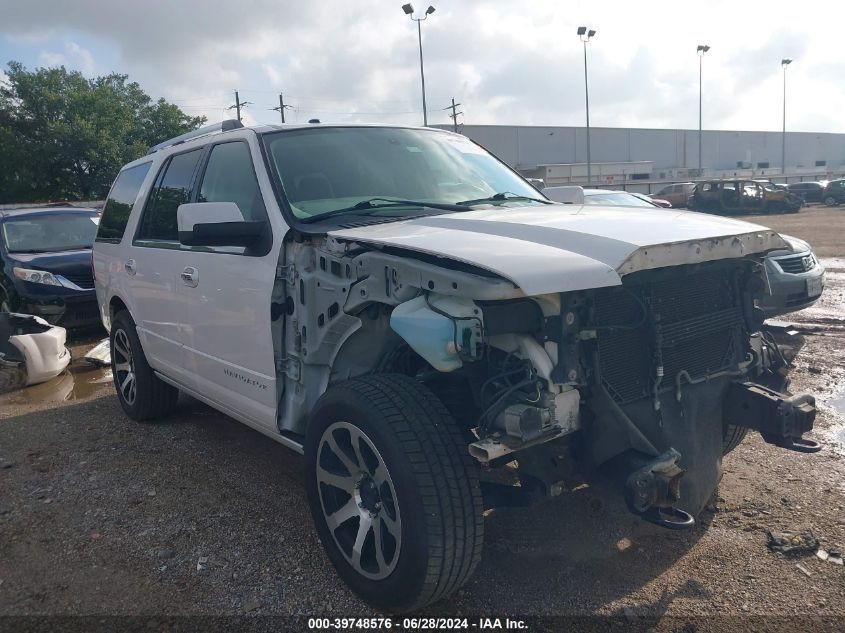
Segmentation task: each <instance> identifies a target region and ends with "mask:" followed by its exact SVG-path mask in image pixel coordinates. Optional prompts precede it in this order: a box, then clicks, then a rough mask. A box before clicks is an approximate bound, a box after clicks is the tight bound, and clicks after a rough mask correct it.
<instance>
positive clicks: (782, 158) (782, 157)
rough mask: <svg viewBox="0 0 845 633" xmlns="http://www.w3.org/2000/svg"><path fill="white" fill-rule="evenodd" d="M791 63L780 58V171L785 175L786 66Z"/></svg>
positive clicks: (789, 60)
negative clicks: (781, 87)
mask: <svg viewBox="0 0 845 633" xmlns="http://www.w3.org/2000/svg"><path fill="white" fill-rule="evenodd" d="M791 63H792V60H791V59H782V60H781V61H780V65H781V66H783V134H782V136H781V149H780V173H782V174H784V175H786V67H787V66H789V65H790V64H791Z"/></svg>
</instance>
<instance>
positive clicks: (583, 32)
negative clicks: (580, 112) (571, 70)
mask: <svg viewBox="0 0 845 633" xmlns="http://www.w3.org/2000/svg"><path fill="white" fill-rule="evenodd" d="M595 34H596V32H595V31H592V30H589V31H588V30H587V27H586V26H579V27H578V37H579V38H580V40H581V41H582V42H583V43H584V100H585V102H586V105H587V183H588V184H589V183H590V182H591V181H592V179H593V165H592V161H591V160H590V85H589V83H588V82H587V42H589V41H590V38H591V37H593V35H595Z"/></svg>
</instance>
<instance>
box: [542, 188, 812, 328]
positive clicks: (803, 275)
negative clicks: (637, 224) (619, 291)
mask: <svg viewBox="0 0 845 633" xmlns="http://www.w3.org/2000/svg"><path fill="white" fill-rule="evenodd" d="M543 193H544V194H546V195H547V196H548V197H549V198H550V199H552V200H555V201H558V202H566V203H570V204H587V205H595V204H602V205H609V206H623V207H632V208H633V209H632V210H636V209H638V208H641V207H643V206H645V207H655V206H657V205H656V204H655V202H656V201H651V200H647V201H646V203H645V204H644V205H643V204H641V202H642V199H643V198H642V197H641V196H637V195H636V194H628V193H626V192H622V191H611V190H608V189H583V188H582V187H578V186H565V187H550V188H546V189H544V190H543ZM781 237H782V238H783V239H784V241H785V246H784V247H783V248H781V249H778V250H776V251H772V252H770V253H768V254H767V255H766V258H765V263H766V273H767V275H768V279H769V290H770V293H769V294H766V295H765V296H763V297H762V298H761V299H760V300H759V302H758V305H759V306H760V307H761V308H762V309H763V310H764V312H765V313H766V316H769V317H772V316H777V315H780V314H786V313H788V312H797V311H798V310H802V309H803V308H807V307H809V306H811V305H813V304H814V303H815V302H816V301H818V300H819V297H821V294H822V290H823V289H824V273H825V270H824V267H823V266H822V265H821V264H820V263H819V261H818V259H816V256H815V254H814V253H813V252H812V250H811V249H810V246H809V244H807V243H806V242H804V241H803V240H799V239H798V238H795V237H791V236H789V235H781Z"/></svg>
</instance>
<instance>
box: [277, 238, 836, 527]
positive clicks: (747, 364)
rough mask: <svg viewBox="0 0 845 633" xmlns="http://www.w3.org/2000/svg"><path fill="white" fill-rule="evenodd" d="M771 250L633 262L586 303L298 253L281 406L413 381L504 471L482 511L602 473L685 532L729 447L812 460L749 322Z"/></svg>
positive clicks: (435, 259)
mask: <svg viewBox="0 0 845 633" xmlns="http://www.w3.org/2000/svg"><path fill="white" fill-rule="evenodd" d="M406 234H410V231H407V230H406ZM771 235H774V234H771V233H769V234H766V236H761V234H760V233H755V234H750V233H749V234H745V235H739V236H731V237H726V238H724V239H718V240H716V239H714V240H709V241H707V242H704V241H701V242H695V243H684V242H678V243H673V244H670V245H668V246H666V247H665V248H664V249H663V252H661V250H660V249H659V248H652V247H649V248H639V249H633V252H632V253H629V254H628V255H626V257H624V258H622V259H621V260H620V261H619V262H613V266H612V268H610V269H609V270H611V272H614V271H615V272H614V274H616V277H615V279H616V281H615V282H614V281H612V280H608V281H607V282H606V283H604V285H603V286H602V287H596V286H595V285H593V287H589V288H584V287H579V285H578V283H577V282H573V278H572V277H571V276H570V277H566V274H565V272H564V273H563V274H562V278H563V279H566V283H561V287H560V291H557V292H542V293H539V294H531V295H530V296H526V295H527V293H526V291H525V288H526V287H528V286H530V284H528V283H521V281H522V280H521V279H515V278H511V279H508V278H506V277H504V276H502V275H500V274H498V273H497V271H491V270H490V268H491V267H489V266H484V267H482V266H480V265H473V264H472V263H470V262H468V261H456V258H447V257H443V256H431V255H429V254H426V253H424V252H412V251H409V250H407V249H406V248H398V247H394V246H384V245H378V246H377V247H374V245H373V244H367V243H366V240H364V239H360V235H356V236H355V237H356V238H359V239H356V240H353V239H351V237H346V236H340V237H341V239H336V238H335V237H332V236H330V237H328V238H327V239H325V240H317V241H308V240H305V241H300V242H297V243H295V244H292V245H291V249H290V251H289V252H290V253H292V255H293V257H292V261H291V262H289V263H288V265H287V270H286V271H285V279H286V281H287V290H286V292H285V293H286V294H287V295H288V296H289V297H292V300H290V301H288V305H289V308H290V311H289V314H290V315H291V316H292V318H291V319H290V324H291V325H292V329H291V331H290V332H289V334H288V339H289V340H291V341H293V342H294V346H293V348H292V349H291V348H289V349H288V351H287V356H288V358H287V360H286V362H287V363H288V365H289V364H290V362H291V360H292V359H294V360H296V362H299V363H301V372H299V371H298V372H297V374H296V377H295V378H292V377H291V376H290V375H289V376H288V381H287V387H285V388H292V389H293V390H294V391H295V392H296V393H297V394H300V395H299V396H298V397H299V398H300V400H301V401H302V403H303V406H302V407H301V410H303V411H304V410H306V409H307V404H308V398H310V397H316V396H312V394H309V393H308V392H307V390H303V389H302V388H301V385H302V384H307V381H306V380H305V379H304V378H303V377H302V376H304V375H309V372H310V375H311V376H312V378H313V377H315V376H317V377H320V376H321V380H322V384H323V385H327V384H332V383H334V382H338V381H340V380H344V379H347V378H350V377H353V376H356V375H361V374H365V373H372V372H391V373H404V374H408V375H412V376H414V377H416V378H417V379H418V380H419V381H421V382H423V383H425V384H426V385H427V386H429V387H430V388H431V390H432V391H433V392H434V393H435V394H436V395H437V396H438V397H439V398H440V399H441V400H442V402H443V403H444V404H445V406H446V408H447V409H448V410H449V411H450V413H451V414H452V416H453V417H454V418H455V419H456V420H457V421H458V422H459V423H461V425H462V426H463V428H464V429H465V431H466V437H467V450H468V451H469V452H470V454H471V455H472V456H473V457H475V458H476V459H477V460H478V462H479V463H480V464H482V468H483V470H484V472H485V473H495V472H500V469H501V471H507V476H506V477H496V476H493V477H491V478H490V481H488V482H487V483H486V484H485V498H486V500H487V503H488V505H489V506H495V505H503V504H508V505H513V504H516V505H523V504H525V503H527V502H529V501H531V500H534V499H539V498H543V497H546V496H556V495H559V494H561V493H562V492H563V491H565V490H568V489H573V488H575V487H578V486H579V485H581V484H582V483H583V482H585V481H588V480H589V478H590V477H591V475H592V474H593V473H595V472H596V471H598V470H599V469H602V470H605V469H607V470H610V471H613V472H614V473H616V474H617V475H618V480H619V483H620V491H621V492H622V493H623V494H624V497H625V499H626V501H627V504H628V507H629V508H630V509H631V510H632V511H633V512H635V513H637V514H638V515H641V516H642V517H643V518H644V519H647V520H650V521H653V522H655V523H658V524H660V525H664V526H666V527H673V528H683V527H688V526H690V525H692V524H693V523H694V517H695V516H697V515H698V513H699V512H700V511H701V509H702V508H703V507H704V506H705V505H706V503H707V502H708V500H709V499H710V497H711V496H712V494H713V493H714V491H715V489H716V486H717V485H718V482H719V480H720V478H721V474H722V472H721V463H722V456H723V453H724V452H725V451H726V450H729V449H728V448H727V447H726V438H727V437H728V434H729V432H731V430H732V429H735V428H736V427H741V428H745V429H753V430H756V431H759V432H760V434H761V435H762V437H763V439H764V440H765V441H767V442H769V443H771V444H773V445H776V446H780V447H783V448H786V449H792V450H799V451H815V450H818V449H819V446H818V445H817V444H815V443H813V442H810V441H809V440H805V439H804V438H803V435H804V434H805V433H806V432H808V431H810V430H811V429H812V425H813V419H814V417H815V406H814V404H815V403H814V400H813V398H812V397H811V396H806V395H802V396H791V395H789V394H788V393H786V392H785V388H786V379H785V377H784V374H785V361H784V360H783V356H782V355H781V354H780V352H779V350H778V348H777V345H776V343H775V341H774V339H773V338H772V337H771V336H769V335H767V333H766V332H765V328H764V325H763V315H762V312H761V311H760V310H759V309H757V308H756V307H755V299H757V298H758V297H759V296H761V295H762V294H763V293H764V292H765V288H766V279H765V270H764V267H763V266H762V256H763V253H764V252H765V251H766V250H770V249H771V248H772V247H773V246H772V245H773V244H774V241H773V239H774V238H771V237H769V236H771ZM775 238H777V240H779V239H780V238H778V237H777V236H776V235H775ZM767 240H768V241H767ZM481 259H482V258H481V257H480V256H479V257H478V258H477V260H476V261H479V260H481ZM332 271H334V273H332ZM543 274H544V279H549V278H550V276H549V274H548V271H544V272H543ZM606 278H607V279H609V277H606ZM544 283H546V281H544ZM329 287H331V289H332V291H333V293H332V294H330V293H329V290H328V288H329ZM285 293H281V292H280V293H279V294H285ZM336 297H342V301H341V302H340V305H341V306H342V310H340V311H339V310H338V309H337V308H338V306H337V305H336V303H334V302H336ZM306 302H311V305H312V306H313V305H315V304H316V305H317V312H316V314H317V315H318V316H317V317H316V318H317V321H316V322H314V319H313V318H311V320H310V321H308V319H309V318H310V317H308V314H309V311H306V310H304V309H302V310H300V306H299V304H300V303H302V304H303V305H304V304H305V303H306ZM323 304H325V305H326V306H329V307H331V306H330V304H331V305H334V308H332V309H331V310H329V311H328V312H325V313H324V312H323V311H322V309H321V308H322V306H323ZM332 310H333V313H334V314H335V315H337V316H336V317H332V318H334V319H335V321H334V322H332V321H329V322H328V323H326V324H325V325H323V323H322V322H321V320H325V319H326V317H325V314H328V313H330V312H332ZM316 359H319V361H318V360H316ZM318 365H319V366H322V367H323V369H322V370H321V369H319V368H318V367H317V366H318ZM320 371H322V372H323V373H322V374H319V373H318V372H320ZM296 383H299V385H300V386H297V384H296ZM316 395H319V394H316ZM292 400H293V402H296V399H292ZM289 413H291V414H292V415H289V416H287V419H288V420H294V421H295V420H296V419H297V416H296V415H295V414H296V411H295V410H292V411H290V412H289ZM300 419H302V416H300ZM283 430H284V429H283ZM291 430H292V431H294V432H296V431H297V428H296V426H294V427H293V428H292V429H291ZM506 466H507V468H504V467H506ZM514 474H515V476H516V485H515V486H514V485H513V484H514V483H515V482H514V480H513V479H512V477H511V476H512V475H514ZM504 480H507V483H506V484H503V483H502V481H504Z"/></svg>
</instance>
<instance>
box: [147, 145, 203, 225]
mask: <svg viewBox="0 0 845 633" xmlns="http://www.w3.org/2000/svg"><path fill="white" fill-rule="evenodd" d="M200 156H202V149H196V150H193V151H190V152H185V153H184V154H177V155H175V156H173V157H171V158H170V160H169V161H168V162H167V164H166V165H165V166H164V167H163V168H162V170H161V172H160V173H159V176H158V178H157V179H156V185H155V188H154V189H153V191H152V193H151V194H150V198H149V200H148V201H147V206H146V207H144V217H142V218H141V227H140V229H139V230H138V239H139V240H161V241H166V242H178V241H179V231H178V229H177V226H176V209H178V208H179V205H180V204H185V203H187V202H190V201H191V184H192V183H193V179H194V172H195V171H196V169H197V163H198V162H199V159H200Z"/></svg>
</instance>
